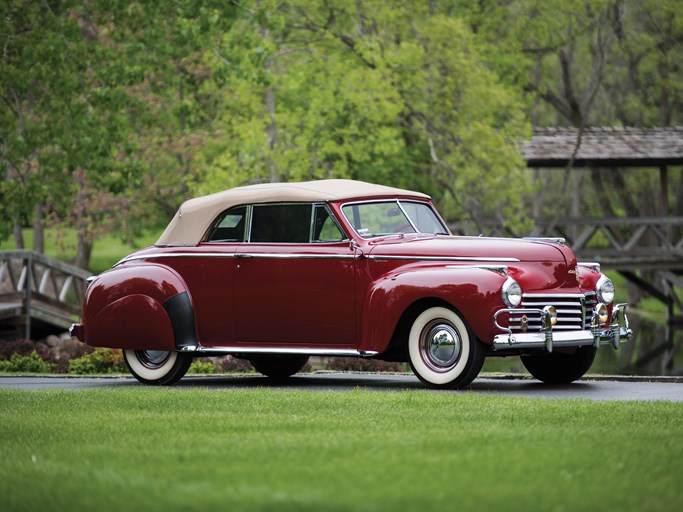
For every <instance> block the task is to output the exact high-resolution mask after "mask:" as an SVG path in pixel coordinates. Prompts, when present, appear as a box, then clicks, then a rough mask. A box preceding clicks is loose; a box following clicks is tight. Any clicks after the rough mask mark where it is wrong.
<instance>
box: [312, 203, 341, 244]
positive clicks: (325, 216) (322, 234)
mask: <svg viewBox="0 0 683 512" xmlns="http://www.w3.org/2000/svg"><path fill="white" fill-rule="evenodd" d="M312 240H313V241H314V242H341V241H342V240H344V234H343V233H342V232H341V230H340V229H339V226H337V223H336V222H335V221H334V219H333V218H332V217H331V216H330V213H329V212H328V211H327V208H325V206H323V205H321V204H318V205H316V206H315V215H314V217H313V237H312Z"/></svg>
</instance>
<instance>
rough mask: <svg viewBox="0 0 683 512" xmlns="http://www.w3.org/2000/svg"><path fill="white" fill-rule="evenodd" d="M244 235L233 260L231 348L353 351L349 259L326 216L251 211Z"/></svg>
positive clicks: (305, 209)
mask: <svg viewBox="0 0 683 512" xmlns="http://www.w3.org/2000/svg"><path fill="white" fill-rule="evenodd" d="M250 227H251V229H250V236H249V240H248V242H247V243H245V244H243V245H242V247H240V248H238V250H237V252H236V253H235V256H236V260H235V261H236V264H237V267H236V269H235V287H234V292H235V297H234V303H235V309H236V320H235V323H236V334H237V339H238V341H239V342H249V343H277V344H283V343H285V344H291V345H297V346H302V345H304V346H320V347H322V346H329V345H334V346H341V345H346V346H353V345H355V344H356V314H355V303H354V295H355V294H354V275H355V258H354V252H353V251H352V250H351V248H350V245H349V243H348V241H347V240H346V236H345V235H344V234H343V231H342V230H341V228H340V227H339V225H338V224H337V222H336V221H335V219H334V218H333V216H332V215H331V213H330V211H329V209H328V208H327V207H326V206H325V205H324V204H310V203H306V204H303V203H290V204H264V205H253V206H252V207H251V223H250Z"/></svg>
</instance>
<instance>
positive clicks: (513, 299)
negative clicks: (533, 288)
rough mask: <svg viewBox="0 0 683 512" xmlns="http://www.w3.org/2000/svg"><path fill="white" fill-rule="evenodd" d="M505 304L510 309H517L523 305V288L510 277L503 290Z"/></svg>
mask: <svg viewBox="0 0 683 512" xmlns="http://www.w3.org/2000/svg"><path fill="white" fill-rule="evenodd" d="M501 295H502V297H503V304H505V305H506V306H507V307H509V308H516V307H517V306H519V305H520V304H521V303H522V287H521V286H520V285H519V283H518V282H517V281H515V280H514V279H512V278H511V277H508V278H507V280H506V281H505V282H504V283H503V288H502V289H501Z"/></svg>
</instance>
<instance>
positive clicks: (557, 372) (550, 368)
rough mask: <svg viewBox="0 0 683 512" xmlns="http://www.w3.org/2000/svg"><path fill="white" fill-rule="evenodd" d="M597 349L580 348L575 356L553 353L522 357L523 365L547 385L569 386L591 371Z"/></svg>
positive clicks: (589, 347) (590, 347) (591, 347)
mask: <svg viewBox="0 0 683 512" xmlns="http://www.w3.org/2000/svg"><path fill="white" fill-rule="evenodd" d="M596 351H597V349H596V348H595V347H593V346H585V347H579V348H577V349H576V352H574V353H573V354H563V353H560V352H551V353H549V354H548V353H545V354H540V355H532V356H522V357H521V359H522V364H523V365H524V367H525V368H526V369H527V370H528V371H529V373H530V374H531V375H533V376H534V377H536V378H537V379H538V380H540V381H543V382H545V383H547V384H569V383H570V382H573V381H575V380H576V379H580V378H581V377H583V375H584V374H585V373H586V372H587V371H588V370H589V369H590V367H591V365H592V364H593V360H594V359H595V353H596Z"/></svg>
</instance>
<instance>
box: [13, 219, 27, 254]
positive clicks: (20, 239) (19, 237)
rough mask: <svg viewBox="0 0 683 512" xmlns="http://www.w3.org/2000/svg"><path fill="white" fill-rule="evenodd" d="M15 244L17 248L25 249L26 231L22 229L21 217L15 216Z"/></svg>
mask: <svg viewBox="0 0 683 512" xmlns="http://www.w3.org/2000/svg"><path fill="white" fill-rule="evenodd" d="M13 234H14V245H15V246H16V248H17V249H25V248H26V244H25V243H24V233H23V232H22V231H21V221H20V219H19V217H15V218H14V228H13Z"/></svg>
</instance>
